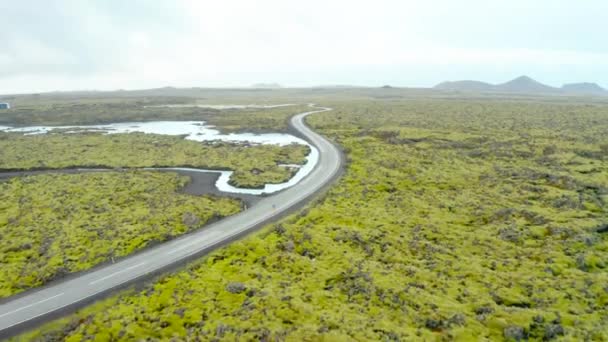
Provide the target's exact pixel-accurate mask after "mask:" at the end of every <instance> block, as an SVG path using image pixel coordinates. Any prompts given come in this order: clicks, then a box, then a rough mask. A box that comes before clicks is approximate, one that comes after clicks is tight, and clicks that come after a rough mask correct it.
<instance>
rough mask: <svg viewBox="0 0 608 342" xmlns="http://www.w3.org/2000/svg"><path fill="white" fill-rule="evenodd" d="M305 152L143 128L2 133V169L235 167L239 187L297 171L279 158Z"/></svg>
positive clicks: (290, 160) (301, 156)
mask: <svg viewBox="0 0 608 342" xmlns="http://www.w3.org/2000/svg"><path fill="white" fill-rule="evenodd" d="M309 152H310V148H309V147H308V146H306V145H299V144H292V145H288V146H277V145H251V146H250V145H246V144H230V143H223V142H208V143H201V142H196V141H190V140H184V139H183V138H181V137H175V136H166V135H156V134H143V133H130V134H108V135H104V134H100V133H88V134H45V135H22V134H17V133H0V169H5V170H36V169H62V168H73V167H108V168H119V167H125V168H142V167H171V166H183V167H194V168H203V169H216V170H234V171H235V172H234V173H233V174H232V177H231V179H230V183H231V184H232V185H235V186H238V187H243V188H259V187H263V186H264V184H266V183H282V182H285V181H287V180H289V179H290V178H291V177H292V176H293V173H294V172H295V171H294V170H292V169H289V168H285V167H281V166H279V164H304V163H305V162H306V155H308V153H309Z"/></svg>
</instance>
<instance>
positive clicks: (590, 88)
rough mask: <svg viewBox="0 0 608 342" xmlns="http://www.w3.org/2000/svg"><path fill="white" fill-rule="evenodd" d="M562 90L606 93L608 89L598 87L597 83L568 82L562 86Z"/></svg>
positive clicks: (581, 92)
mask: <svg viewBox="0 0 608 342" xmlns="http://www.w3.org/2000/svg"><path fill="white" fill-rule="evenodd" d="M562 90H563V91H566V92H569V93H579V94H593V95H607V94H608V90H606V89H604V88H602V87H600V86H599V85H598V84H597V83H588V82H583V83H569V84H564V85H563V86H562Z"/></svg>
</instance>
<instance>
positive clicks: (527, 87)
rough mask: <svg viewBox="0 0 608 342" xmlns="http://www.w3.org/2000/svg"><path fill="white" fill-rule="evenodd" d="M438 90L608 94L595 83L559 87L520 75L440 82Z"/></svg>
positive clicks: (437, 86)
mask: <svg viewBox="0 0 608 342" xmlns="http://www.w3.org/2000/svg"><path fill="white" fill-rule="evenodd" d="M433 89H438V90H450V91H462V92H494V93H520V94H574V95H576V94H579V95H583V94H584V95H608V91H607V90H605V89H603V88H602V87H600V86H599V85H597V84H596V83H571V84H565V85H564V86H562V87H561V88H557V87H551V86H549V85H546V84H543V83H540V82H538V81H536V80H534V79H532V78H530V77H528V76H520V77H517V78H515V79H513V80H511V81H508V82H505V83H501V84H490V83H486V82H480V81H473V80H465V81H452V82H450V81H448V82H442V83H439V84H438V85H436V86H435V87H433Z"/></svg>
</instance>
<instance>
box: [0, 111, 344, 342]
mask: <svg viewBox="0 0 608 342" xmlns="http://www.w3.org/2000/svg"><path fill="white" fill-rule="evenodd" d="M329 110H331V109H330V108H319V109H318V110H314V111H310V112H306V113H301V114H297V115H295V116H293V117H292V118H291V121H290V126H291V129H293V130H295V131H297V133H298V135H299V136H301V137H303V138H304V139H306V140H307V141H308V142H309V143H310V144H312V145H313V146H314V147H316V148H317V149H318V150H319V160H318V163H317V165H316V167H315V168H314V169H313V171H312V172H311V173H310V174H308V176H306V177H305V178H304V179H302V180H301V181H300V182H299V183H298V184H296V185H294V186H292V187H291V188H288V189H285V190H283V191H281V192H279V193H278V194H276V195H273V196H271V197H265V198H262V199H261V200H260V201H258V202H257V203H256V204H255V205H254V206H253V207H250V208H248V209H247V210H245V211H243V212H241V213H239V214H236V215H233V216H230V217H227V218H225V219H223V220H221V221H218V222H216V223H213V224H211V225H209V226H207V227H206V228H204V229H201V230H199V231H196V232H193V233H190V234H187V235H184V236H182V237H180V238H177V239H174V240H171V241H169V242H166V243H163V244H160V245H157V246H155V247H151V248H148V249H146V250H144V251H142V252H140V253H136V254H134V255H131V256H129V257H127V258H124V259H122V260H120V261H118V262H116V263H114V264H106V265H104V266H101V267H98V268H94V269H93V270H91V271H89V272H86V273H83V274H77V275H76V276H74V277H70V278H68V279H65V280H64V281H61V282H59V283H55V284H51V285H48V286H45V287H42V288H38V289H35V290H30V291H27V292H24V293H22V294H19V295H17V296H16V297H15V298H9V299H8V300H6V301H3V302H2V304H0V338H6V337H10V336H12V335H15V334H17V333H19V332H21V331H23V330H25V329H28V328H31V327H33V326H36V325H38V324H40V323H41V322H44V321H45V320H48V319H50V318H55V317H57V316H58V315H62V314H66V313H69V312H72V311H74V310H75V309H77V308H80V307H82V306H84V305H86V304H88V303H90V302H92V301H95V300H97V299H100V298H102V297H103V296H105V295H108V294H109V293H111V292H113V291H115V290H118V289H121V288H125V287H127V286H129V285H131V284H133V283H135V282H137V281H141V280H142V279H148V278H149V277H151V276H154V275H157V274H160V273H162V272H163V271H166V270H169V269H171V268H174V267H175V266H176V265H181V264H183V263H184V262H187V261H189V260H192V259H193V258H196V257H198V256H200V255H203V254H205V253H207V252H209V251H211V250H213V249H215V248H218V247H220V246H223V245H225V244H227V243H229V242H231V241H234V240H235V239H237V238H239V237H242V236H243V235H245V234H247V233H249V232H251V231H253V230H254V229H256V228H259V227H261V226H263V225H264V224H266V223H268V222H271V221H273V220H276V219H278V218H280V217H282V216H284V215H286V214H287V213H289V212H291V211H293V210H294V209H296V208H298V207H301V206H302V205H304V204H305V203H306V202H308V200H310V199H311V198H312V197H314V196H315V195H317V194H318V193H320V192H321V191H322V190H323V189H325V188H326V187H327V186H328V185H329V184H330V183H331V182H332V181H333V180H334V179H336V178H337V177H338V176H339V174H340V172H341V169H342V164H343V156H342V153H341V151H340V150H339V149H338V148H337V147H336V146H335V145H334V144H332V143H331V142H330V141H328V140H327V139H325V138H323V137H322V136H321V135H319V134H317V133H315V132H314V131H312V130H311V129H310V128H308V126H306V124H305V123H304V118H305V117H306V116H307V115H309V114H313V113H319V112H323V111H329Z"/></svg>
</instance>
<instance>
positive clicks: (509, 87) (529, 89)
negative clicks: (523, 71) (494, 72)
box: [495, 76, 559, 93]
mask: <svg viewBox="0 0 608 342" xmlns="http://www.w3.org/2000/svg"><path fill="white" fill-rule="evenodd" d="M495 88H496V90H498V91H503V92H507V93H555V92H558V91H559V89H558V88H554V87H550V86H548V85H546V84H542V83H540V82H538V81H536V80H533V79H531V78H530V77H528V76H520V77H518V78H516V79H514V80H511V81H509V82H506V83H503V84H499V85H497V86H496V87H495Z"/></svg>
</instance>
